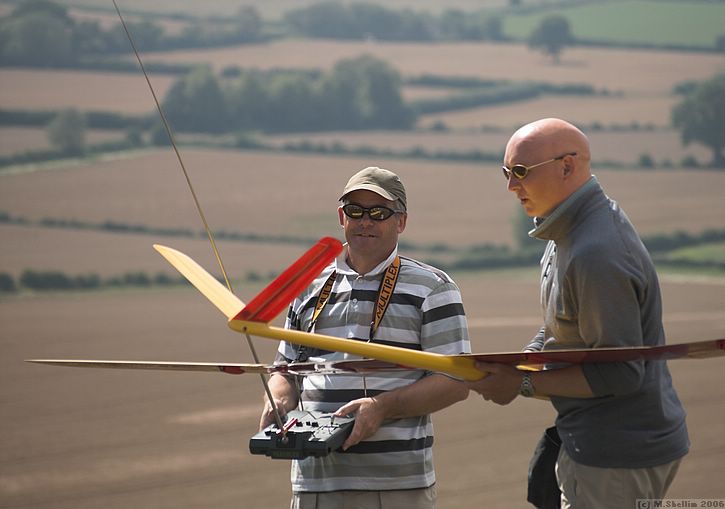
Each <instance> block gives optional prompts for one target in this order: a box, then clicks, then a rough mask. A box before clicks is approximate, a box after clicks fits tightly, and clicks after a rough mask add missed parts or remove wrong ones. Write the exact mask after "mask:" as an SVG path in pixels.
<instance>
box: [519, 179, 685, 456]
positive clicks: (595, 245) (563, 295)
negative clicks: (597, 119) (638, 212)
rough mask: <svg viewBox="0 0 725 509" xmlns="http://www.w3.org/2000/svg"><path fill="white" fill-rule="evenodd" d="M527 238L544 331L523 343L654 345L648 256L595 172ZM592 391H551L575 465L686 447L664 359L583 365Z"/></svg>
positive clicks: (656, 308) (658, 314) (656, 294)
mask: <svg viewBox="0 0 725 509" xmlns="http://www.w3.org/2000/svg"><path fill="white" fill-rule="evenodd" d="M530 235H531V236H532V237H535V238H538V239H543V240H548V241H549V242H548V244H547V247H546V251H545V253H544V257H543V258H542V260H541V305H542V308H543V312H544V327H543V328H542V333H541V334H540V335H539V336H538V339H536V340H535V341H534V342H533V343H532V344H531V345H530V347H531V348H537V349H538V348H542V347H543V348H544V349H556V348H598V347H608V346H643V345H647V346H653V345H661V344H664V342H665V333H664V328H663V325H662V298H661V294H660V287H659V282H658V279H657V274H656V272H655V269H654V265H653V263H652V260H651V258H650V256H649V253H648V252H647V250H646V248H645V246H644V244H643V243H642V241H641V240H640V238H639V236H638V235H637V232H636V231H635V229H634V227H633V226H632V224H631V223H630V221H629V219H628V218H627V216H626V214H625V213H624V211H623V210H622V209H620V208H619V206H618V205H617V203H616V202H614V201H613V200H610V199H609V198H608V197H607V196H606V195H605V194H604V191H603V190H602V188H601V186H600V185H599V182H598V181H597V179H596V177H592V178H591V179H590V180H589V181H588V182H587V183H586V184H584V185H583V186H582V187H581V188H580V189H578V190H577V191H576V192H575V193H574V194H572V195H571V196H570V197H569V198H568V199H567V200H566V201H565V202H564V203H562V204H561V205H559V206H558V207H557V208H556V210H555V211H554V212H553V213H552V214H551V215H550V216H549V217H547V218H544V219H539V220H538V221H537V227H536V228H535V229H534V230H532V231H531V233H530ZM582 369H583V372H584V375H585V377H586V379H587V381H588V382H589V385H590V387H591V389H592V391H593V392H594V394H595V397H594V398H592V399H578V398H562V397H552V398H551V400H552V403H553V404H554V407H555V408H556V410H557V412H558V417H557V421H556V424H557V428H558V430H559V434H560V436H561V438H562V442H563V445H564V447H565V448H566V451H567V453H568V454H569V456H570V457H571V458H572V459H573V460H574V461H576V462H579V463H582V464H585V465H590V466H595V467H610V468H642V467H650V466H655V465H660V464H664V463H668V462H670V461H673V460H675V459H677V458H680V457H682V456H684V455H685V454H687V451H688V449H689V439H688V436H687V427H686V424H685V411H684V409H683V408H682V405H681V403H680V401H679V399H678V397H677V394H676V392H675V390H674V388H673V386H672V379H671V376H670V373H669V370H668V369H667V364H666V363H665V362H663V361H653V362H644V361H639V362H619V363H598V364H584V365H582Z"/></svg>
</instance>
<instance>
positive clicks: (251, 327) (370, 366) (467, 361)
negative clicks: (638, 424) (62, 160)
mask: <svg viewBox="0 0 725 509" xmlns="http://www.w3.org/2000/svg"><path fill="white" fill-rule="evenodd" d="M154 248H155V249H156V250H157V251H158V252H159V253H161V255H162V256H163V257H164V258H166V260H167V261H168V262H169V263H171V265H173V266H174V267H175V268H176V269H177V270H178V271H179V272H180V273H181V274H182V275H184V277H186V279H188V280H189V282H191V284H193V285H194V286H195V287H196V288H197V289H198V290H199V291H200V292H201V293H202V294H204V296H205V297H206V298H207V299H209V301H210V302H211V303H212V304H214V305H215V306H216V307H217V308H218V309H219V310H220V311H221V312H222V313H223V314H224V316H226V318H227V320H228V324H229V327H231V328H232V329H233V330H235V331H238V332H242V333H245V334H249V335H252V336H259V337H263V338H267V339H274V340H278V341H287V342H289V343H294V344H299V345H304V346H308V347H312V348H319V349H322V350H327V351H336V352H345V353H348V354H353V355H357V356H360V357H363V358H364V359H350V360H343V361H332V362H320V363H317V362H306V363H295V364H282V365H264V364H235V363H194V362H143V361H101V360H96V361H94V360H63V359H33V360H31V361H30V362H38V363H43V364H54V365H63V366H75V367H101V368H120V369H158V370H178V371H217V372H223V373H229V374H242V373H268V374H271V373H275V372H276V373H279V372H283V373H290V374H311V373H330V374H335V373H365V372H373V371H390V370H399V369H411V368H417V369H425V370H429V371H435V372H440V373H445V374H448V375H451V376H454V377H457V378H461V379H464V380H478V379H480V378H482V377H483V376H485V373H482V372H481V371H480V370H478V369H476V367H475V363H476V362H477V361H481V362H495V363H504V364H511V365H514V366H516V367H518V368H519V369H541V368H542V367H543V366H544V365H547V364H578V363H587V362H625V361H633V360H672V359H681V358H687V359H705V358H711V357H718V356H724V355H725V339H714V340H707V341H697V342H693V343H678V344H670V345H661V346H642V347H622V348H596V349H579V350H545V351H541V352H504V353H485V354H460V355H442V354H436V353H431V352H422V351H417V350H409V349H406V348H399V347H393V346H387V345H381V344H375V343H367V342H363V341H351V340H349V339H341V338H336V337H332V336H326V335H322V334H315V333H308V332H302V331H295V330H288V329H284V328H281V327H275V326H272V325H270V322H271V321H272V319H274V318H275V317H276V316H277V315H278V314H279V313H280V312H281V311H282V310H284V309H285V308H286V307H287V306H288V305H289V304H290V302H292V300H294V298H295V297H296V296H297V295H298V294H299V293H300V292H302V290H304V289H305V288H306V287H307V286H309V285H310V284H311V283H312V281H314V279H315V278H316V277H317V276H318V275H319V273H320V272H321V271H322V270H323V269H324V267H326V266H327V265H328V264H329V263H330V262H332V260H334V259H335V257H336V256H337V255H338V254H339V253H340V252H341V250H342V244H341V243H340V241H338V240H337V239H333V238H330V237H325V238H323V239H321V240H320V241H319V242H318V243H317V244H315V245H314V246H313V247H312V248H310V249H309V250H308V251H307V252H306V253H305V254H303V255H302V256H301V257H300V258H299V259H298V260H297V261H296V262H294V263H293V264H292V265H291V266H290V267H289V268H288V269H287V270H285V271H284V272H283V273H282V274H280V275H279V276H278V277H277V278H276V279H275V280H274V281H272V282H271V283H270V284H269V285H268V286H267V287H266V288H264V289H263V290H262V291H261V292H260V293H259V295H257V296H256V297H255V298H254V299H252V300H251V301H250V302H249V304H246V305H245V304H244V302H242V301H241V300H240V299H239V298H237V297H236V296H235V295H234V294H233V293H231V292H230V291H229V290H228V289H227V288H226V287H225V286H224V285H222V284H221V283H220V282H219V281H217V279H215V278H214V277H213V276H212V275H211V274H209V273H208V272H207V271H206V270H204V268H202V267H201V266H200V265H199V264H197V263H196V262H195V261H194V260H192V259H191V258H189V257H188V256H187V255H185V254H184V253H181V252H180V251H177V250H175V249H172V248H170V247H166V246H161V245H154Z"/></svg>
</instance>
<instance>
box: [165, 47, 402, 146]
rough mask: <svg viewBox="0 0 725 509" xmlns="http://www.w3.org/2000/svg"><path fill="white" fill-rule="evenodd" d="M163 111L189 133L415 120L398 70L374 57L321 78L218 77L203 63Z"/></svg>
mask: <svg viewBox="0 0 725 509" xmlns="http://www.w3.org/2000/svg"><path fill="white" fill-rule="evenodd" d="M163 108H164V111H165V112H166V115H167V117H168V119H169V122H170V123H171V124H172V126H173V128H174V129H175V130H177V131H187V132H211V133H222V132H232V131H245V130H259V131H264V132H303V131H324V130H354V129H409V128H411V127H412V126H413V124H414V122H415V114H414V112H413V110H412V109H411V108H410V107H409V106H407V105H406V104H405V103H404V101H403V98H402V94H401V78H400V75H399V74H398V72H397V71H395V70H394V69H393V68H392V67H391V66H390V65H388V64H387V63H386V62H384V61H382V60H379V59H376V58H374V57H371V56H368V55H363V56H360V57H357V58H352V59H347V60H341V61H339V62H338V63H337V64H335V66H334V68H333V69H332V70H331V71H330V72H328V73H324V74H322V75H320V76H315V75H313V74H310V73H306V72H293V71H290V72H273V73H266V72H263V71H256V70H252V71H246V72H243V73H241V75H240V76H238V77H237V78H234V79H231V80H224V79H222V80H220V79H218V78H217V77H216V76H215V75H214V73H213V72H212V71H211V69H209V68H208V67H198V68H196V69H194V70H193V71H192V72H190V73H189V74H188V75H186V76H184V77H183V78H181V79H179V80H177V81H176V82H175V83H174V84H173V85H172V87H171V88H170V90H169V92H168V93H167V95H166V97H165V98H164V100H163ZM162 134H163V133H159V136H160V138H159V140H163V136H162Z"/></svg>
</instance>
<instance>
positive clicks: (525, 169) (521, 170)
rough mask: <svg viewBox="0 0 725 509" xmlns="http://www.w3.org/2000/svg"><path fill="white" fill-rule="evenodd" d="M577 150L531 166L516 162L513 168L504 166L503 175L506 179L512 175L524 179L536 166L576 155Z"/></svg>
mask: <svg viewBox="0 0 725 509" xmlns="http://www.w3.org/2000/svg"><path fill="white" fill-rule="evenodd" d="M575 155H576V152H568V153H566V154H564V155H561V156H559V157H555V158H553V159H549V160H548V161H544V162H543V163H536V164H532V165H531V166H524V165H523V164H514V165H513V168H510V169H509V168H507V167H506V166H502V167H501V169H502V170H503V176H504V178H505V179H506V180H509V179H510V178H511V175H513V176H514V177H516V178H517V179H519V180H524V179H525V178H526V175H528V174H529V172H530V171H531V170H533V169H534V168H538V167H539V166H544V165H545V164H549V163H553V162H554V161H561V160H562V159H564V158H565V157H566V156H575Z"/></svg>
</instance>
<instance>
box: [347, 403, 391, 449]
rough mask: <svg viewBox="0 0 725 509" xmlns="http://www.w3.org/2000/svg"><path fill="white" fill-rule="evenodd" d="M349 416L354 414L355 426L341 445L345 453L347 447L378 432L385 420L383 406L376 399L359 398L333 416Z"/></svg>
mask: <svg viewBox="0 0 725 509" xmlns="http://www.w3.org/2000/svg"><path fill="white" fill-rule="evenodd" d="M350 414H355V424H354V426H353V427H352V432H351V433H350V436H348V437H347V440H345V443H344V444H342V450H343V451H346V450H347V449H348V447H352V446H353V445H355V444H357V443H359V442H361V441H362V440H365V439H366V438H368V437H370V436H372V435H374V434H375V432H376V431H378V428H380V425H381V424H382V423H383V420H384V419H385V415H386V409H385V404H384V403H383V402H382V401H381V400H380V399H379V398H378V397H374V398H360V399H355V400H353V401H350V402H349V403H348V404H346V405H344V406H342V407H340V408H339V409H338V411H337V412H335V415H336V416H338V417H343V416H345V415H350Z"/></svg>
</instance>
